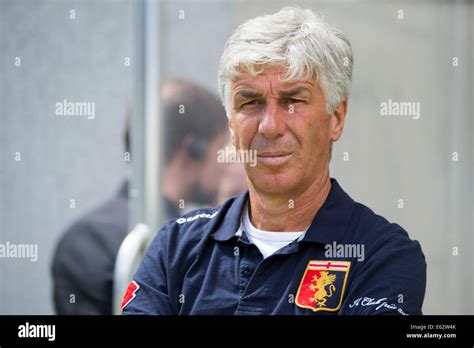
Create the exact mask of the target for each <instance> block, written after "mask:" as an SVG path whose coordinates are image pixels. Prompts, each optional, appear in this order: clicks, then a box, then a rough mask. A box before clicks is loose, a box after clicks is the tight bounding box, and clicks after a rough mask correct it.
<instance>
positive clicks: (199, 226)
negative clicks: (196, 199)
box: [160, 197, 237, 240]
mask: <svg viewBox="0 0 474 348" xmlns="http://www.w3.org/2000/svg"><path fill="white" fill-rule="evenodd" d="M236 199H237V197H232V198H230V199H228V200H227V201H226V202H224V203H223V204H221V205H219V206H217V207H213V208H202V209H196V210H193V211H190V212H188V213H186V214H184V215H182V216H180V217H178V218H175V219H170V220H168V221H167V222H166V224H165V225H164V226H163V228H162V229H161V231H160V233H163V232H165V233H167V234H171V235H174V237H176V238H179V239H180V240H181V239H191V240H196V239H204V238H206V237H208V236H209V234H210V233H211V227H212V226H213V225H214V223H215V222H216V220H217V219H219V220H220V219H221V218H223V217H224V216H225V215H226V213H227V211H228V210H229V208H230V207H231V206H232V204H233V203H234V201H235V200H236ZM217 228H218V227H217Z"/></svg>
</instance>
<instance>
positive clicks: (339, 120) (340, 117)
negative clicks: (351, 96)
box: [329, 100, 347, 141]
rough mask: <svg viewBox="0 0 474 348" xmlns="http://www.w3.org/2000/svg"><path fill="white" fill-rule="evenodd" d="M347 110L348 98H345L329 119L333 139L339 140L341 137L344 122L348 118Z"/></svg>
mask: <svg viewBox="0 0 474 348" xmlns="http://www.w3.org/2000/svg"><path fill="white" fill-rule="evenodd" d="M346 112H347V100H344V101H343V102H341V104H339V106H338V107H337V108H336V109H335V110H334V113H333V114H332V115H331V120H330V121H329V122H330V125H329V127H330V133H331V135H330V137H331V141H337V140H339V138H340V137H341V134H342V129H343V128H344V122H345V120H346Z"/></svg>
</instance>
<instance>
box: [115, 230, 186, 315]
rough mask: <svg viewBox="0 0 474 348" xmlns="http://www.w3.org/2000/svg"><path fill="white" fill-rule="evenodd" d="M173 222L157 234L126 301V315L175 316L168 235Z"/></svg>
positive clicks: (123, 307) (131, 284)
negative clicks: (170, 294) (172, 302)
mask: <svg viewBox="0 0 474 348" xmlns="http://www.w3.org/2000/svg"><path fill="white" fill-rule="evenodd" d="M169 233H170V223H168V224H166V225H165V226H164V227H163V228H162V229H161V231H160V232H159V233H158V234H157V235H156V237H155V239H154V240H153V242H152V243H151V245H150V247H149V248H148V250H147V252H146V254H145V257H144V258H143V261H142V263H141V264H140V267H139V268H138V270H137V272H136V273H135V276H134V277H133V281H132V283H130V285H129V287H128V289H127V291H126V293H125V296H124V299H123V302H122V314H124V315H139V314H146V315H154V314H158V315H172V314H177V313H174V312H173V310H172V306H171V304H170V301H169V293H168V262H167V259H168V258H167V255H168V250H167V249H168V242H167V240H168V234H169Z"/></svg>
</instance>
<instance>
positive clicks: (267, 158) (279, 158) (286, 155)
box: [257, 151, 293, 166]
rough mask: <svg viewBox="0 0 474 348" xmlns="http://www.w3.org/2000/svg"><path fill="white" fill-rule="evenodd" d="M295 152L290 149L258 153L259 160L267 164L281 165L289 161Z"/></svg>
mask: <svg viewBox="0 0 474 348" xmlns="http://www.w3.org/2000/svg"><path fill="white" fill-rule="evenodd" d="M292 155H293V154H292V153H291V152H288V151H264V152H260V153H258V154H257V158H258V161H259V162H261V163H263V164H264V165H267V166H280V165H282V164H284V163H286V162H288V161H289V160H290V158H291V156H292Z"/></svg>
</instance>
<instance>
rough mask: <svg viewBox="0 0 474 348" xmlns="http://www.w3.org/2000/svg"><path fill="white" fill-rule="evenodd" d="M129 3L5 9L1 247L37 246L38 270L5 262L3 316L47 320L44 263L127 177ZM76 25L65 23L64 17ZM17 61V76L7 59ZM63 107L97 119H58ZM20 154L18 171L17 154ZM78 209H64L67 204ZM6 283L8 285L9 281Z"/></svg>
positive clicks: (8, 4)
mask: <svg viewBox="0 0 474 348" xmlns="http://www.w3.org/2000/svg"><path fill="white" fill-rule="evenodd" d="M130 4H131V3H130V1H115V0H114V1H85V2H83V1H41V2H38V1H10V0H8V1H6V0H4V1H2V3H1V12H2V24H1V25H2V32H1V43H0V44H1V47H0V56H1V62H2V67H1V71H2V77H1V80H0V84H1V94H2V95H1V98H2V114H3V115H2V130H1V137H2V139H1V143H2V144H3V145H4V146H2V148H1V149H0V151H1V152H2V158H3V161H2V163H1V166H2V171H1V181H0V183H1V185H2V198H1V200H2V220H1V225H0V230H1V233H0V237H1V238H2V240H1V241H0V242H2V243H3V242H5V241H10V242H12V243H28V244H29V243H37V244H38V246H39V260H38V261H37V262H36V263H32V262H29V261H28V260H24V259H21V260H19V259H1V260H0V272H1V273H2V277H1V282H0V288H1V290H0V292H1V293H2V294H3V296H2V297H1V298H0V303H1V304H0V309H1V313H5V314H22V313H25V314H26V313H30V314H48V313H52V301H51V299H52V292H51V291H52V289H51V279H50V262H51V257H52V253H53V251H54V248H55V245H56V242H57V241H58V239H59V237H60V235H61V233H62V232H63V231H64V229H65V228H66V227H67V226H68V225H69V224H71V223H72V222H73V221H74V220H76V219H77V218H79V217H80V216H82V215H83V214H84V213H86V212H87V211H89V210H91V209H92V208H94V207H96V206H97V205H99V204H101V203H102V202H103V201H104V200H105V199H107V198H109V197H110V196H111V195H114V194H115V193H116V191H117V189H118V186H119V183H120V182H121V180H122V179H123V178H124V176H125V165H124V161H123V151H122V149H123V142H122V139H123V129H124V115H125V110H126V107H127V99H128V97H129V93H130V87H131V85H130V70H129V69H128V68H125V67H124V57H125V56H130V53H131V47H130V43H131V38H130V32H131V27H130V25H131V23H130V9H131V5H130ZM70 9H74V10H75V11H76V19H74V20H71V19H69V10H70ZM16 56H20V57H22V66H21V68H14V67H13V58H14V57H16ZM63 99H68V100H70V101H88V102H95V105H96V115H95V119H93V120H92V119H91V120H87V119H84V118H78V117H59V116H56V115H55V103H56V102H60V101H62V100H63ZM16 151H21V153H22V161H21V162H14V161H13V154H14V152H16ZM71 198H73V199H75V200H76V208H75V209H70V208H69V205H68V203H69V199H71ZM5 280H7V281H5Z"/></svg>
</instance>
